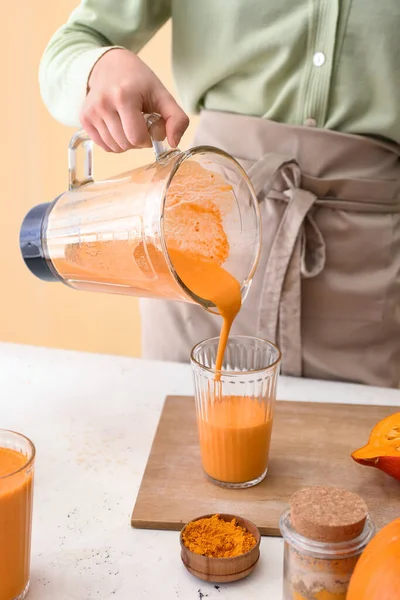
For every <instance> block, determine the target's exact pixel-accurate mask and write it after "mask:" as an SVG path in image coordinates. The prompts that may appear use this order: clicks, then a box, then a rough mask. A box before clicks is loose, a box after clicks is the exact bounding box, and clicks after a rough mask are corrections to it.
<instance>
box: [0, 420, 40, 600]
mask: <svg viewBox="0 0 400 600" xmlns="http://www.w3.org/2000/svg"><path fill="white" fill-rule="evenodd" d="M34 461H35V447H34V445H33V444H32V442H31V441H30V440H28V438H26V437H25V436H23V435H21V434H19V433H14V432H13V431H7V430H5V429H0V600H22V598H25V596H26V594H27V592H28V589H29V570H30V554H31V530H32V498H33V471H34Z"/></svg>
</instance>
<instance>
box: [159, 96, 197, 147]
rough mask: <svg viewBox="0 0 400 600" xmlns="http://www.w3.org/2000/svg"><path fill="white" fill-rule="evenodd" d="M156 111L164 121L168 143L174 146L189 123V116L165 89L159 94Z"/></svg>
mask: <svg viewBox="0 0 400 600" xmlns="http://www.w3.org/2000/svg"><path fill="white" fill-rule="evenodd" d="M158 112H159V113H160V115H161V116H162V118H163V119H164V121H165V129H166V132H167V139H168V143H169V145H170V146H171V147H172V148H176V147H177V145H178V144H179V142H180V141H181V137H182V136H183V134H184V133H185V131H186V129H187V128H188V125H189V117H188V116H187V114H186V113H185V112H184V111H183V110H182V109H181V107H180V106H179V104H178V103H177V102H176V101H175V99H174V98H173V96H171V94H170V93H169V92H167V90H165V92H164V93H163V94H162V95H161V96H160V98H159V101H158Z"/></svg>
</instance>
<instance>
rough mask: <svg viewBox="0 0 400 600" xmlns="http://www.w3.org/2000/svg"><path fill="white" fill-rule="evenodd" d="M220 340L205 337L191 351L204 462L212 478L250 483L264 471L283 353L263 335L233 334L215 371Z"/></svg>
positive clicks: (227, 483)
mask: <svg viewBox="0 0 400 600" xmlns="http://www.w3.org/2000/svg"><path fill="white" fill-rule="evenodd" d="M218 344H219V338H210V339H207V340H205V341H203V342H200V343H199V344H198V345H197V346H195V347H194V348H193V350H192V354H191V363H192V369H193V375H194V387H195V400H196V413H197V424H198V431H199V439H200V451H201V460H202V465H203V469H204V471H205V473H206V476H207V478H208V479H209V480H210V481H211V482H213V483H216V484H218V485H220V486H223V487H229V488H246V487H251V486H253V485H257V484H258V483H260V482H261V481H262V480H263V479H264V478H265V476H266V474H267V471H268V456H269V447H270V440H271V431H272V421H273V415H274V405H275V400H276V386H277V381H278V375H279V368H280V362H281V353H280V350H279V349H278V348H277V347H276V346H275V345H274V344H272V343H271V342H268V341H266V340H262V339H259V338H255V337H250V336H240V335H234V336H231V337H229V339H228V342H227V346H226V350H225V353H224V359H223V363H222V369H221V370H220V371H217V370H216V369H215V363H216V359H217V353H218Z"/></svg>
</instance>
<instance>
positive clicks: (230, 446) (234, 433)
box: [198, 396, 272, 483]
mask: <svg viewBox="0 0 400 600" xmlns="http://www.w3.org/2000/svg"><path fill="white" fill-rule="evenodd" d="M198 428H199V436H200V449H201V458H202V463H203V468H204V470H205V472H206V473H207V475H209V476H210V477H212V478H213V479H215V480H217V481H224V482H229V483H241V482H244V481H252V480H254V479H257V478H258V477H260V475H261V474H262V473H264V472H265V470H266V469H267V466H268V454H269V445H270V440H271V430H272V420H271V419H266V418H265V404H264V403H260V402H259V401H257V400H254V399H253V398H251V397H248V396H222V397H221V398H220V399H218V400H216V401H215V402H213V403H211V402H209V404H208V406H207V418H206V419H205V418H204V419H203V418H201V417H200V418H199V419H198Z"/></svg>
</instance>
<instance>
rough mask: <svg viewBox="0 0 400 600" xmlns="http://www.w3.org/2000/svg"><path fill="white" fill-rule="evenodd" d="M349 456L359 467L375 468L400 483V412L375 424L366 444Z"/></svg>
mask: <svg viewBox="0 0 400 600" xmlns="http://www.w3.org/2000/svg"><path fill="white" fill-rule="evenodd" d="M351 456H352V458H353V459H354V460H355V461H356V462H358V463H359V464H360V465H366V466H367V467H376V468H377V469H380V470H381V471H384V472H385V473H387V474H388V475H391V476H392V477H394V478H395V479H398V480H399V481H400V412H399V413H395V414H394V415H390V416H389V417H386V419H383V420H382V421H380V422H379V423H377V425H375V427H374V428H373V430H372V432H371V435H370V436H369V440H368V444H367V445H366V446H364V447H363V448H360V449H359V450H356V451H355V452H353V454H352V455H351Z"/></svg>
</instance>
